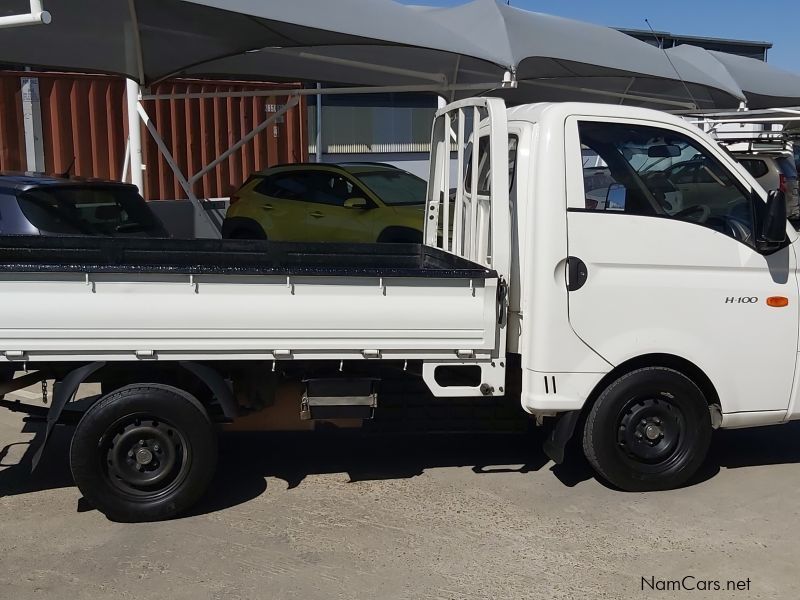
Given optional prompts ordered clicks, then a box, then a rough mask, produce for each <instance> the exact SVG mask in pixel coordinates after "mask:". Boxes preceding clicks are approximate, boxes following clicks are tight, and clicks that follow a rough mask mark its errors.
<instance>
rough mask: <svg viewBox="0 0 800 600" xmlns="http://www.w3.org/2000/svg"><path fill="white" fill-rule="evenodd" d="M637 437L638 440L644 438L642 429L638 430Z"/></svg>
mask: <svg viewBox="0 0 800 600" xmlns="http://www.w3.org/2000/svg"><path fill="white" fill-rule="evenodd" d="M636 439H637V440H640V439H642V432H641V431H637V432H636Z"/></svg>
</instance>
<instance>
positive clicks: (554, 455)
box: [542, 410, 581, 465]
mask: <svg viewBox="0 0 800 600" xmlns="http://www.w3.org/2000/svg"><path fill="white" fill-rule="evenodd" d="M580 416H581V411H579V410H573V411H569V412H565V413H561V415H559V416H558V417H557V419H556V424H555V426H554V427H553V430H552V431H551V432H550V435H549V436H548V437H547V439H546V440H545V442H544V444H542V450H543V451H544V453H545V454H546V455H547V457H548V458H549V459H550V460H552V461H553V462H554V463H556V464H557V465H560V464H561V463H563V462H564V449H565V448H566V447H567V442H569V440H570V439H571V438H572V435H573V434H574V433H575V426H576V425H577V424H578V420H579V419H580Z"/></svg>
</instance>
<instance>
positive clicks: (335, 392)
mask: <svg viewBox="0 0 800 600" xmlns="http://www.w3.org/2000/svg"><path fill="white" fill-rule="evenodd" d="M378 382H379V380H378V379H370V378H363V379H353V378H336V379H307V380H305V381H304V383H305V384H306V391H305V393H304V394H303V398H302V401H301V405H300V418H301V419H303V420H312V419H324V420H330V419H371V418H373V416H374V414H375V407H376V406H377V405H378Z"/></svg>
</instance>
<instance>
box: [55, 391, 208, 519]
mask: <svg viewBox="0 0 800 600" xmlns="http://www.w3.org/2000/svg"><path fill="white" fill-rule="evenodd" d="M216 463H217V440H216V432H215V431H214V426H213V424H212V423H211V420H210V419H209V417H208V413H207V412H206V410H205V409H204V408H203V406H202V404H200V402H199V401H198V400H197V399H196V398H194V397H193V396H192V395H191V394H189V393H187V392H185V391H183V390H179V389H177V388H173V387H170V386H166V385H160V384H142V385H130V386H126V387H123V388H120V389H118V390H116V391H114V392H112V393H111V394H109V395H107V396H105V397H104V398H102V399H100V400H99V401H98V402H97V403H96V404H94V405H93V406H92V407H91V408H90V409H89V410H88V411H86V413H85V414H84V416H83V418H82V419H81V421H80V423H79V424H78V426H77V428H76V430H75V434H74V437H73V439H72V446H71V448H70V465H71V468H72V476H73V477H74V479H75V483H76V484H77V486H78V488H79V489H80V491H81V492H82V493H83V495H84V497H85V498H86V499H87V500H88V501H89V502H90V503H91V504H92V505H93V506H94V507H95V508H97V509H98V510H100V511H101V512H103V513H104V514H105V515H106V516H107V517H108V518H110V519H112V520H114V521H123V522H139V521H158V520H163V519H168V518H171V517H174V516H176V515H178V514H180V513H182V512H184V511H185V510H186V509H188V508H189V507H190V506H192V505H193V504H194V503H195V502H196V501H197V500H198V499H199V498H200V496H202V495H203V493H204V492H205V491H206V489H207V488H208V485H209V483H210V482H211V478H212V476H213V475H214V469H215V467H216Z"/></svg>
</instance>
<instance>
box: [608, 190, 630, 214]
mask: <svg viewBox="0 0 800 600" xmlns="http://www.w3.org/2000/svg"><path fill="white" fill-rule="evenodd" d="M627 195H628V190H626V189H625V186H624V185H622V184H621V183H612V184H611V185H610V186H608V192H606V207H605V210H619V211H624V210H625V198H626V197H627Z"/></svg>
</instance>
